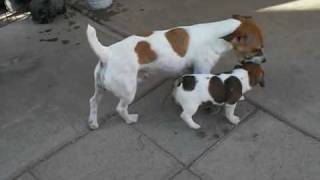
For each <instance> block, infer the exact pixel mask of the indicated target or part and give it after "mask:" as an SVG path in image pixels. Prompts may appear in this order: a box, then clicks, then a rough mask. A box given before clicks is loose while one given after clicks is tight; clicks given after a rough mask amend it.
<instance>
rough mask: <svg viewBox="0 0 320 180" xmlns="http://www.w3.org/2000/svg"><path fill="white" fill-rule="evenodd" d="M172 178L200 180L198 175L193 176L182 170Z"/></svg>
mask: <svg viewBox="0 0 320 180" xmlns="http://www.w3.org/2000/svg"><path fill="white" fill-rule="evenodd" d="M173 179H174V180H200V177H197V176H195V175H194V174H192V173H191V172H190V171H187V170H184V171H182V172H181V173H179V174H178V175H177V176H175V177H174V178H173Z"/></svg>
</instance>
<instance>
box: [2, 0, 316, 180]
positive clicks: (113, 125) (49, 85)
mask: <svg viewBox="0 0 320 180" xmlns="http://www.w3.org/2000/svg"><path fill="white" fill-rule="evenodd" d="M302 1H304V0H302ZM308 1H309V2H310V0H308ZM290 2H293V1H289V0H269V1H256V0H243V1H231V0H225V1H211V0H202V1H197V0H184V1H182V0H179V1H171V0H162V1H155V0H140V1H133V0H116V1H115V3H114V6H113V7H112V8H110V9H108V10H103V11H97V12H93V11H90V10H88V9H87V6H86V3H85V0H69V1H68V3H69V8H68V13H67V15H65V16H60V17H59V18H57V19H56V21H55V22H54V23H53V24H50V25H35V24H33V23H32V21H31V20H30V18H29V19H26V20H24V21H18V22H14V23H12V24H9V25H7V26H5V27H2V28H0V42H1V43H0V49H1V59H0V99H1V103H0V118H1V119H0V122H1V124H0V129H1V130H0V179H1V180H2V179H4V180H6V179H19V180H42V179H43V180H46V179H52V180H58V179H59V180H63V179H67V180H73V179H74V180H79V179H83V180H84V179H94V180H95V179H104V180H109V179H110V180H113V179H119V180H120V179H121V180H123V179H130V180H131V179H138V180H140V179H146V180H149V179H176V180H180V179H181V180H189V179H190V180H193V179H219V180H231V179H240V180H242V179H243V180H251V179H252V180H254V179H259V180H260V179H261V180H264V179H265V180H269V179H277V180H284V179H290V180H304V179H305V180H317V179H319V177H320V130H319V129H320V120H319V117H320V111H319V109H320V104H319V102H320V101H319V100H320V99H319V98H320V96H319V95H318V94H319V91H320V84H319V83H318V79H319V74H318V68H319V67H320V64H319V63H320V61H319V58H320V51H318V46H317V44H318V42H319V41H318V40H319V36H318V34H319V32H320V30H319V26H320V25H319V23H317V22H319V20H320V12H319V11H317V10H300V11H293V10H286V11H276V12H275V11H269V12H258V10H259V9H262V8H266V7H270V6H275V5H280V4H284V3H290ZM317 5H319V4H317ZM291 7H292V6H291ZM317 7H318V6H317ZM231 14H247V15H253V16H254V18H255V19H256V20H257V22H258V23H259V24H260V25H261V27H262V28H263V31H264V35H265V53H266V56H267V58H268V62H267V63H266V64H265V65H264V68H265V71H266V88H264V89H262V88H256V89H254V90H253V91H252V92H250V93H248V95H247V98H246V100H245V101H244V102H242V103H241V104H240V105H239V106H238V109H237V114H239V115H240V117H241V118H242V123H241V124H240V125H239V126H236V127H234V126H232V125H231V124H229V123H228V122H227V121H226V119H225V118H224V117H223V115H222V114H217V115H210V114H208V113H207V112H205V111H204V110H200V111H199V113H198V114H197V115H196V116H195V119H197V121H198V122H199V123H200V124H201V126H202V127H203V128H202V129H201V130H199V131H193V130H191V129H189V128H188V127H187V126H186V125H185V123H184V122H182V120H180V119H179V115H178V114H179V113H180V109H179V107H177V106H176V105H175V104H174V103H173V102H172V100H171V98H170V97H168V95H169V93H170V88H171V84H172V80H171V79H170V78H167V77H166V76H165V75H164V74H163V73H161V72H159V73H156V74H154V75H153V76H152V77H151V78H150V79H149V80H147V81H146V82H144V83H143V84H142V85H140V86H139V92H138V95H137V98H136V101H135V102H134V104H133V105H132V106H131V107H130V111H133V112H138V113H140V115H141V116H140V120H139V123H137V124H135V125H131V126H128V125H126V124H125V123H124V122H123V121H122V120H121V119H120V118H119V117H118V116H117V115H116V114H115V110H114V108H115V105H116V103H117V99H116V98H114V97H113V96H112V95H111V94H110V93H106V95H105V98H104V100H103V103H102V105H101V106H100V107H101V111H100V118H99V119H100V121H101V123H102V125H101V127H100V129H98V130H96V131H90V130H88V128H87V125H86V121H87V117H88V100H89V98H90V96H91V95H92V92H93V81H92V79H93V77H92V73H93V69H94V66H95V64H96V62H97V58H96V57H95V55H94V54H93V52H92V51H91V50H90V48H89V46H88V43H87V41H86V37H85V28H86V25H87V23H91V24H93V25H94V26H95V27H97V29H98V36H99V39H101V40H102V41H103V43H104V44H106V45H108V44H112V43H114V42H117V41H119V40H121V39H123V38H124V37H125V36H127V35H129V34H132V33H141V32H143V31H149V30H154V29H164V28H169V27H173V26H178V25H188V24H194V23H200V22H209V21H214V20H219V19H223V18H227V17H229V16H230V15H231ZM96 22H98V23H96ZM234 59H235V58H234V57H233V55H232V54H229V55H227V56H226V57H225V58H223V59H222V60H221V61H220V62H219V64H218V65H217V66H216V67H215V69H214V72H221V71H224V70H228V69H230V68H232V67H233V66H234V64H235V63H236V61H235V60H234Z"/></svg>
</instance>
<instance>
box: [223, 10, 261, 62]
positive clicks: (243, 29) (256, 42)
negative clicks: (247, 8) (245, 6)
mask: <svg viewBox="0 0 320 180" xmlns="http://www.w3.org/2000/svg"><path fill="white" fill-rule="evenodd" d="M232 18H233V19H236V20H239V21H240V22H241V24H240V26H239V27H238V28H237V29H236V30H235V31H234V32H233V33H231V34H229V35H228V36H226V37H224V39H225V40H227V41H229V42H230V43H231V44H232V46H233V48H234V50H235V51H236V53H237V55H238V57H239V60H240V61H246V60H248V59H251V60H254V62H255V63H259V64H261V63H263V62H266V59H265V57H264V54H263V51H262V50H263V46H264V45H263V36H262V32H261V30H260V28H259V27H258V25H257V24H256V23H255V22H254V20H253V19H252V17H250V16H240V15H233V16H232Z"/></svg>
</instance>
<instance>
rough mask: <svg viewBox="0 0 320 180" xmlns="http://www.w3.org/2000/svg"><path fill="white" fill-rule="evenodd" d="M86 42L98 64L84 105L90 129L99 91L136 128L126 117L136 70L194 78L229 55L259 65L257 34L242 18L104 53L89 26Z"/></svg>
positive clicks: (140, 39)
mask: <svg viewBox="0 0 320 180" xmlns="http://www.w3.org/2000/svg"><path fill="white" fill-rule="evenodd" d="M87 36H88V41H89V44H90V46H91V48H92V49H93V51H94V52H95V54H96V55H97V56H98V57H99V61H100V62H99V63H98V64H97V66H96V68H95V71H94V77H95V92H94V95H93V97H92V98H91V99H90V116H89V127H90V128H92V129H96V128H98V127H99V125H98V121H97V110H98V105H99V102H100V100H101V97H102V94H103V89H108V90H110V91H112V92H113V94H114V95H115V96H117V97H119V98H120V102H119V104H118V105H117V107H116V110H117V112H118V113H119V115H120V116H121V117H122V118H123V119H124V120H125V122H126V123H128V124H130V123H134V122H137V120H138V115H137V114H129V113H128V106H129V104H130V103H131V102H132V101H133V100H134V97H135V94H136V89H137V81H138V72H139V71H140V70H146V69H155V68H156V69H162V70H165V71H170V72H176V73H179V72H181V71H182V70H183V69H185V68H187V67H190V66H193V68H194V71H195V73H210V71H211V69H212V67H213V66H214V65H215V64H216V63H217V61H218V60H219V58H220V57H221V56H222V55H223V54H224V53H225V52H226V51H229V50H231V49H234V50H235V51H236V52H237V54H239V55H240V56H241V57H242V58H244V59H246V58H251V59H252V58H253V57H254V58H255V61H257V62H259V63H261V62H263V61H265V59H264V56H263V53H262V48H263V39H262V34H261V31H260V29H259V28H258V26H257V25H256V23H255V22H254V21H253V19H252V18H250V17H243V16H233V18H230V19H227V20H223V21H218V22H213V23H206V24H196V25H192V26H181V27H176V28H173V29H169V30H161V31H154V32H152V33H149V34H147V35H145V36H136V35H132V36H130V37H127V38H125V39H124V40H122V41H120V42H118V43H115V44H113V45H111V46H108V47H107V46H103V45H102V44H101V43H100V42H99V41H98V39H97V36H96V31H95V29H94V28H93V27H91V26H90V25H88V29H87Z"/></svg>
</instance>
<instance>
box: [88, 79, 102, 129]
mask: <svg viewBox="0 0 320 180" xmlns="http://www.w3.org/2000/svg"><path fill="white" fill-rule="evenodd" d="M102 96H103V89H101V88H100V87H98V86H97V85H96V86H95V91H94V95H93V96H92V97H91V98H90V101H89V103H90V115H89V120H88V124H89V127H90V128H91V129H97V128H98V127H99V124H98V120H97V116H98V107H99V103H100V101H101V99H102Z"/></svg>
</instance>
